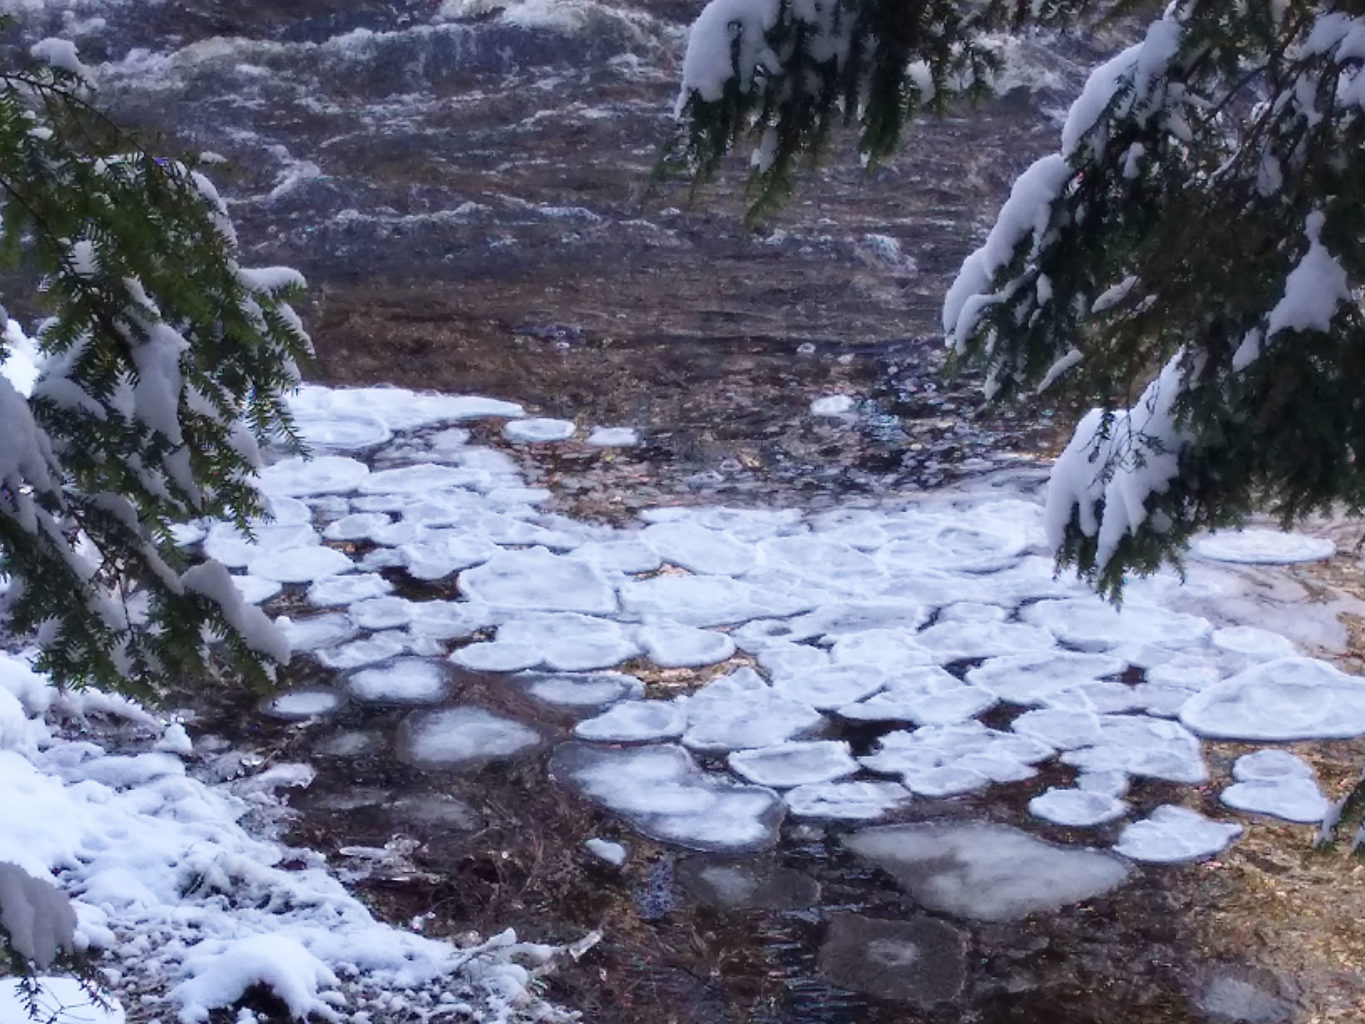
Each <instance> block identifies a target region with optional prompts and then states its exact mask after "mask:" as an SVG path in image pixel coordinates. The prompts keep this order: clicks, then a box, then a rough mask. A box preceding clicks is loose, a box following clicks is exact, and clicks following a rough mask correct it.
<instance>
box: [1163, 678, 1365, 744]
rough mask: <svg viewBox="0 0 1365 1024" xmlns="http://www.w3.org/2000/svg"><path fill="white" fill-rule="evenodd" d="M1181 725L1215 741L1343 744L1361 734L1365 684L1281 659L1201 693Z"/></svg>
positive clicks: (1190, 703)
mask: <svg viewBox="0 0 1365 1024" xmlns="http://www.w3.org/2000/svg"><path fill="white" fill-rule="evenodd" d="M1180 720H1181V721H1182V722H1184V723H1185V724H1186V725H1187V726H1189V727H1190V728H1191V729H1193V730H1194V731H1195V732H1197V733H1199V734H1200V735H1202V736H1213V737H1217V738H1219V739H1238V740H1306V739H1346V738H1349V737H1352V736H1359V735H1361V734H1362V733H1365V680H1362V679H1360V678H1359V677H1358V676H1351V675H1347V674H1346V673H1344V672H1342V671H1340V670H1339V669H1337V668H1334V667H1333V666H1332V665H1329V664H1328V663H1327V662H1325V661H1316V660H1314V659H1311V658H1280V659H1278V660H1276V661H1270V662H1266V663H1265V664H1263V665H1257V666H1255V667H1254V668H1249V669H1247V670H1246V671H1245V672H1241V673H1239V674H1237V675H1235V676H1233V677H1232V678H1231V679H1228V680H1225V681H1224V682H1221V683H1217V684H1215V685H1213V686H1210V687H1208V688H1207V689H1204V690H1201V691H1200V692H1199V693H1197V694H1196V695H1195V696H1194V697H1192V698H1190V700H1189V701H1188V702H1187V703H1186V704H1185V706H1184V707H1182V708H1181V710H1180Z"/></svg>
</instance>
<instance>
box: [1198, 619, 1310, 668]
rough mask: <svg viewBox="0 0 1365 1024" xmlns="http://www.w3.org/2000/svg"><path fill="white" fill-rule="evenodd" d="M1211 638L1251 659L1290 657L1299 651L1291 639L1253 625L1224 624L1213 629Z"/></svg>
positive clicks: (1216, 643)
mask: <svg viewBox="0 0 1365 1024" xmlns="http://www.w3.org/2000/svg"><path fill="white" fill-rule="evenodd" d="M1211 639H1212V640H1213V642H1214V644H1215V645H1216V646H1218V647H1220V648H1222V649H1223V650H1225V651H1231V652H1232V653H1234V654H1240V655H1242V656H1244V657H1246V658H1250V659H1252V660H1253V661H1274V660H1275V659H1277V658H1292V657H1294V656H1295V655H1297V654H1298V653H1299V651H1298V648H1297V647H1295V646H1294V642H1293V641H1292V640H1289V639H1288V638H1286V637H1283V636H1281V635H1280V634H1279V633H1272V632H1270V631H1269V630H1266V629H1258V628H1256V627H1255V626H1224V627H1223V628H1222V629H1215V630H1214V631H1213V636H1212V637H1211Z"/></svg>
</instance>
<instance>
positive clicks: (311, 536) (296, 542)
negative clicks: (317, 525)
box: [204, 523, 322, 569]
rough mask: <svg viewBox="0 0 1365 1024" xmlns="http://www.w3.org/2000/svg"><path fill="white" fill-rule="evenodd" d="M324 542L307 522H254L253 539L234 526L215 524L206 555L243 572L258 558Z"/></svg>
mask: <svg viewBox="0 0 1365 1024" xmlns="http://www.w3.org/2000/svg"><path fill="white" fill-rule="evenodd" d="M321 543H322V538H321V537H320V536H319V535H318V532H317V531H316V530H314V529H313V528H312V527H311V526H309V525H308V524H307V523H294V524H288V525H280V524H276V523H255V524H253V525H252V530H251V535H250V536H248V535H246V534H244V533H242V532H241V531H240V530H238V529H237V527H236V526H233V525H232V524H231V523H215V524H214V525H213V526H211V527H209V530H208V535H207V536H206V537H205V538H204V554H206V555H207V556H208V557H209V558H212V559H215V560H216V561H219V562H222V563H223V564H224V565H226V566H227V567H228V568H230V569H243V568H245V567H246V566H247V565H248V564H250V563H251V562H252V561H254V560H255V559H257V558H260V557H262V556H268V555H270V554H272V553H273V552H277V551H286V550H288V549H290V548H306V547H310V546H313V545H316V544H321Z"/></svg>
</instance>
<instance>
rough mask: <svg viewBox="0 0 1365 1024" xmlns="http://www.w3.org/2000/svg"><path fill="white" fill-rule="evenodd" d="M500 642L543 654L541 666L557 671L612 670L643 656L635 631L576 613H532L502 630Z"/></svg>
mask: <svg viewBox="0 0 1365 1024" xmlns="http://www.w3.org/2000/svg"><path fill="white" fill-rule="evenodd" d="M497 642H498V643H499V644H510V645H513V646H517V647H525V648H531V649H533V650H536V651H538V652H539V653H540V660H539V661H537V662H535V664H537V665H544V666H545V667H546V668H548V669H552V670H554V671H557V672H578V671H586V670H589V669H595V668H610V667H611V666H613V665H619V664H620V663H621V662H623V661H628V660H629V659H631V658H634V657H635V656H636V655H638V654H639V653H640V645H639V644H638V643H637V642H636V641H635V638H634V636H633V632H632V631H628V630H627V629H625V628H624V627H622V626H621V625H619V624H618V623H615V622H612V621H611V620H609V619H601V618H596V617H593V616H590V615H581V614H578V613H576V612H532V613H528V614H522V615H518V616H516V617H514V618H510V619H509V620H508V621H507V622H505V623H504V624H503V625H501V626H499V627H498V632H497Z"/></svg>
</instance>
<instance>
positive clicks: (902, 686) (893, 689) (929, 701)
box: [839, 667, 995, 725]
mask: <svg viewBox="0 0 1365 1024" xmlns="http://www.w3.org/2000/svg"><path fill="white" fill-rule="evenodd" d="M994 704H995V695H994V694H992V693H989V692H987V691H986V690H983V689H981V688H979V687H976V686H970V685H967V684H965V683H962V682H960V681H959V680H957V679H956V678H955V677H953V676H952V675H949V674H948V673H947V672H945V671H944V670H943V669H941V668H937V667H927V668H910V669H907V670H905V671H904V672H902V673H900V674H898V675H896V676H892V677H891V678H890V679H888V681H887V684H886V689H885V690H883V691H882V692H881V693H877V694H874V695H873V696H871V697H869V698H868V699H867V700H864V701H859V702H858V703H856V704H846V705H844V706H843V707H841V708H839V716H840V717H841V718H847V719H851V720H853V721H862V722H913V723H914V724H915V725H952V724H954V723H958V722H966V721H967V720H969V719H971V718H975V717H976V716H977V715H979V714H980V713H981V712H983V711H985V710H986V709H987V708H989V707H991V706H992V705H994Z"/></svg>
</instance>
